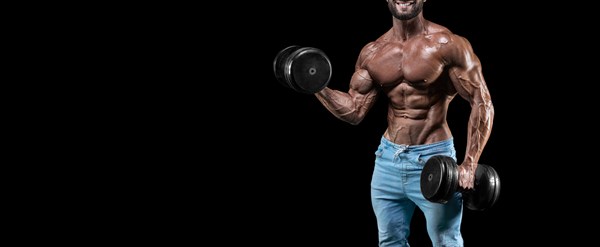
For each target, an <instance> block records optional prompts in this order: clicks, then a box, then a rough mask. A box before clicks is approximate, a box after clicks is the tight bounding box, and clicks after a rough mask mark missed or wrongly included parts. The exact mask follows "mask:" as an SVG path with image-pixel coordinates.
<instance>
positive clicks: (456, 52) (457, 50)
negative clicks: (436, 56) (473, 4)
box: [427, 24, 473, 62]
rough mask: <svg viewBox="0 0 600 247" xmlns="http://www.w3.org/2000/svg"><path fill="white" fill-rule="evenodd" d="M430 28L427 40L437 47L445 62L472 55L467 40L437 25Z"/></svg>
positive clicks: (471, 49)
mask: <svg viewBox="0 0 600 247" xmlns="http://www.w3.org/2000/svg"><path fill="white" fill-rule="evenodd" d="M432 26H433V27H431V28H430V30H429V31H430V32H429V35H428V37H427V38H428V39H430V40H431V42H433V43H435V44H436V45H437V46H438V47H439V50H440V52H441V54H442V56H443V57H444V59H445V60H446V61H448V62H449V61H452V60H454V59H456V58H457V57H461V56H464V55H466V54H472V53H473V48H472V47H471V43H470V42H469V40H468V39H467V38H465V37H463V36H461V35H458V34H455V33H453V32H452V31H450V30H449V29H448V28H446V27H443V26H440V25H437V24H434V25H432Z"/></svg>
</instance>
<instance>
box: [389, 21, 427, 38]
mask: <svg viewBox="0 0 600 247" xmlns="http://www.w3.org/2000/svg"><path fill="white" fill-rule="evenodd" d="M427 26H428V22H427V21H426V20H425V19H423V18H422V17H421V18H414V19H410V20H398V19H394V25H393V29H394V37H395V38H397V39H399V40H402V41H406V40H408V39H410V38H412V37H415V36H419V35H427V34H428V33H429V32H428V30H427Z"/></svg>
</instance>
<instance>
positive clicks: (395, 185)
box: [371, 137, 463, 247]
mask: <svg viewBox="0 0 600 247" xmlns="http://www.w3.org/2000/svg"><path fill="white" fill-rule="evenodd" d="M439 154H441V155H446V156H450V157H452V158H454V160H456V151H455V149H454V142H453V139H452V138H451V139H448V140H445V141H440V142H436V143H431V144H424V145H410V146H409V145H401V144H395V143H393V142H391V141H389V140H387V139H386V138H383V137H382V138H381V144H380V145H379V147H378V148H377V151H376V152H375V168H374V170H373V177H372V180H371V202H372V205H373V210H374V212H375V216H376V218H377V227H378V230H379V246H381V247H384V246H385V247H401V246H410V245H409V243H408V235H409V233H410V229H409V227H410V220H411V218H412V215H413V213H414V210H415V206H418V207H419V209H420V210H421V211H423V214H424V215H425V219H426V221H427V233H428V234H429V237H430V239H431V242H432V244H433V246H434V247H438V246H452V247H455V246H458V247H462V246H463V238H462V235H461V233H460V224H461V220H462V213H463V207H462V204H463V203H462V195H461V194H460V193H459V192H456V193H455V195H454V196H453V198H452V199H450V200H449V201H448V202H447V203H445V204H441V203H434V202H430V201H428V200H427V199H425V198H424V197H423V194H421V185H420V180H421V170H422V169H423V165H424V164H425V162H426V161H427V160H428V159H429V158H431V157H432V156H434V155H439Z"/></svg>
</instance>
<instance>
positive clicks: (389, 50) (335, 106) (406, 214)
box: [315, 0, 494, 246]
mask: <svg viewBox="0 0 600 247" xmlns="http://www.w3.org/2000/svg"><path fill="white" fill-rule="evenodd" d="M425 1H426V0H387V3H388V7H389V9H390V11H391V13H392V16H393V19H392V28H391V29H390V30H389V31H387V32H386V33H384V34H383V35H382V36H381V37H379V38H378V39H377V40H375V41H373V42H370V43H368V44H367V45H365V46H364V47H363V49H362V50H361V52H360V55H359V57H358V60H357V62H356V66H355V72H354V74H353V75H352V79H351V81H350V89H349V91H348V92H341V91H338V90H333V89H331V88H328V87H326V88H324V89H323V90H321V91H319V92H317V93H316V94H315V95H316V97H317V98H318V99H319V101H320V102H321V103H322V104H323V105H324V106H325V107H326V108H327V110H329V111H330V112H331V113H332V114H333V115H335V116H336V117H337V118H339V119H341V120H344V121H346V122H348V123H350V124H358V123H360V122H361V120H363V118H364V117H365V115H366V114H367V112H368V111H369V109H371V107H372V106H373V105H374V103H375V100H376V99H377V97H378V96H380V95H385V96H387V98H388V99H389V106H388V113H387V119H388V120H387V122H388V126H387V129H386V131H385V133H383V136H382V138H381V143H380V145H379V147H378V148H377V151H376V152H375V156H376V157H375V168H374V171H373V177H372V181H371V199H372V205H373V210H374V212H375V215H376V218H377V225H378V230H379V246H409V244H408V241H407V238H408V235H409V232H410V229H409V226H410V220H411V218H412V215H413V212H414V210H415V206H418V207H419V208H420V209H421V210H422V211H423V213H424V215H425V218H426V221H427V232H428V234H429V237H430V238H431V241H432V243H433V246H463V239H462V235H461V233H460V224H461V219H462V197H461V194H460V193H458V192H457V193H455V195H454V197H453V198H452V199H451V200H450V201H448V202H447V203H446V204H440V203H432V202H429V201H427V200H426V199H425V198H424V197H423V195H422V194H421V190H420V174H421V170H422V168H423V165H424V164H425V162H426V161H427V159H429V158H430V157H432V156H433V155H438V154H441V155H447V156H450V157H453V158H454V159H455V160H456V152H455V149H454V143H453V138H452V134H451V132H450V129H449V127H448V123H447V122H446V113H447V111H448V105H449V104H450V101H451V100H452V99H453V98H454V97H455V96H456V94H458V95H460V96H461V97H462V98H464V99H465V100H467V101H468V102H469V103H470V105H471V114H470V117H469V121H468V136H467V138H468V139H467V146H466V151H465V157H464V160H463V161H462V163H460V165H459V167H458V168H459V177H460V180H459V186H460V187H462V188H464V189H472V188H473V182H474V178H475V173H474V171H475V169H476V168H477V163H478V160H479V157H480V155H481V153H482V151H483V148H484V146H485V144H486V142H487V140H488V137H489V135H490V131H491V128H492V120H493V117H494V108H493V106H492V101H491V99H490V93H489V91H488V88H487V86H486V83H485V81H484V78H483V75H482V72H481V64H480V61H479V59H478V58H477V56H476V55H475V53H474V52H473V49H472V47H471V45H470V44H469V42H468V41H467V40H466V39H465V38H463V37H461V36H458V35H456V34H453V33H452V32H451V31H450V30H448V29H447V28H445V27H443V26H440V25H438V24H435V23H433V22H430V21H428V20H426V19H425V18H423V13H422V8H423V3H424V2H425Z"/></svg>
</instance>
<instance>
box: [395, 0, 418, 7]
mask: <svg viewBox="0 0 600 247" xmlns="http://www.w3.org/2000/svg"><path fill="white" fill-rule="evenodd" d="M394 2H395V3H396V5H400V6H401V7H408V6H411V5H413V4H415V2H414V1H394Z"/></svg>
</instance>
